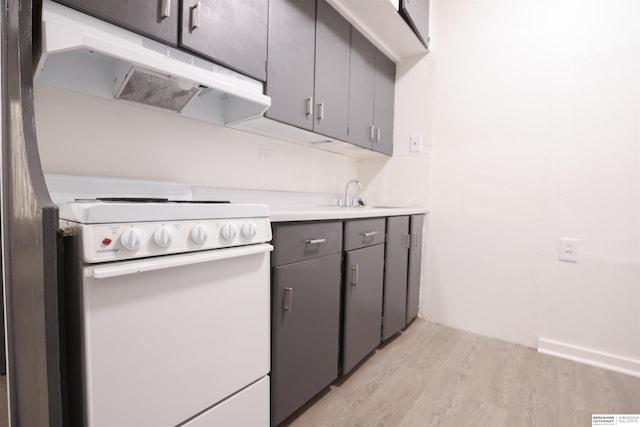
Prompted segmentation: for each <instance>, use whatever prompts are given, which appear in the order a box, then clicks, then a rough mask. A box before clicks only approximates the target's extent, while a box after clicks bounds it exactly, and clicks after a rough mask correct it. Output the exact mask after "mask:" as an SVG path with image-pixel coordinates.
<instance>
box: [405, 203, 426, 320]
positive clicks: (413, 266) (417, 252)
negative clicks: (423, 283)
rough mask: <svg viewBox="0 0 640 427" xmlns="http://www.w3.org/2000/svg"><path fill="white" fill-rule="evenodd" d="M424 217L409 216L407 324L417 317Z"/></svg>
mask: <svg viewBox="0 0 640 427" xmlns="http://www.w3.org/2000/svg"><path fill="white" fill-rule="evenodd" d="M424 217H425V216H424V215H411V226H410V233H411V249H410V250H409V284H408V286H407V324H408V323H409V322H411V321H412V320H413V319H414V318H415V317H416V316H417V315H418V308H419V305H420V277H421V273H422V228H423V224H424Z"/></svg>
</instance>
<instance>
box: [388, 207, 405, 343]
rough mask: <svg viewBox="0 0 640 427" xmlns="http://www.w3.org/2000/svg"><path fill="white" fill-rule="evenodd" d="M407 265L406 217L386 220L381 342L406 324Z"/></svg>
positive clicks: (393, 217)
mask: <svg viewBox="0 0 640 427" xmlns="http://www.w3.org/2000/svg"><path fill="white" fill-rule="evenodd" d="M408 262H409V217H408V216H392V217H389V218H387V241H386V244H385V257H384V299H383V303H382V339H383V340H386V339H388V338H390V337H391V336H393V335H394V334H395V333H396V332H398V331H400V329H402V328H404V327H405V325H406V324H407V267H408Z"/></svg>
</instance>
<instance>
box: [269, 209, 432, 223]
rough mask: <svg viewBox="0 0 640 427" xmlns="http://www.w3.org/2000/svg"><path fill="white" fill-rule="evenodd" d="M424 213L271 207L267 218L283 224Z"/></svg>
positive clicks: (425, 211) (405, 210) (414, 211)
mask: <svg viewBox="0 0 640 427" xmlns="http://www.w3.org/2000/svg"><path fill="white" fill-rule="evenodd" d="M426 213H428V211H427V210H426V209H425V208H423V207H419V206H406V207H390V206H364V207H357V208H342V207H337V206H300V207H271V208H270V209H269V218H270V219H271V222H285V221H314V220H328V219H354V218H373V217H381V216H399V215H414V214H426Z"/></svg>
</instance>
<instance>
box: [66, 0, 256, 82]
mask: <svg viewBox="0 0 640 427" xmlns="http://www.w3.org/2000/svg"><path fill="white" fill-rule="evenodd" d="M56 1H57V2H59V3H63V4H66V5H68V6H71V7H73V8H75V9H78V10H80V11H82V12H85V13H88V14H90V15H93V16H95V17H97V18H100V19H103V20H105V21H108V22H111V23H113V24H115V25H118V26H121V27H123V28H126V29H128V30H131V31H133V32H136V33H139V34H141V35H143V36H146V37H149V38H152V39H155V40H158V41H161V42H164V43H167V44H170V45H172V46H180V47H182V48H185V49H187V50H190V51H192V52H195V53H197V54H199V55H201V56H203V57H205V58H207V59H211V60H213V61H215V62H217V63H220V64H222V65H225V66H227V67H229V68H232V69H234V70H236V71H238V72H240V73H243V74H246V75H248V76H250V77H253V78H255V79H258V80H261V81H264V80H265V78H266V70H265V62H266V59H267V18H268V10H267V4H268V0H234V1H223V0H200V1H196V0H184V1H182V2H178V0H154V1H134V0H56ZM180 5H181V6H180ZM180 8H182V10H180ZM179 16H182V22H181V23H180V20H179V19H178V17H179ZM179 23H180V24H181V25H179Z"/></svg>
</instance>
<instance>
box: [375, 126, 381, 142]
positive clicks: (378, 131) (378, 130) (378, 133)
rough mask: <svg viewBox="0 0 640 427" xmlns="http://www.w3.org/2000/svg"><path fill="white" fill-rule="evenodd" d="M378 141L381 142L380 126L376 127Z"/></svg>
mask: <svg viewBox="0 0 640 427" xmlns="http://www.w3.org/2000/svg"><path fill="white" fill-rule="evenodd" d="M376 142H380V128H376Z"/></svg>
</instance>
